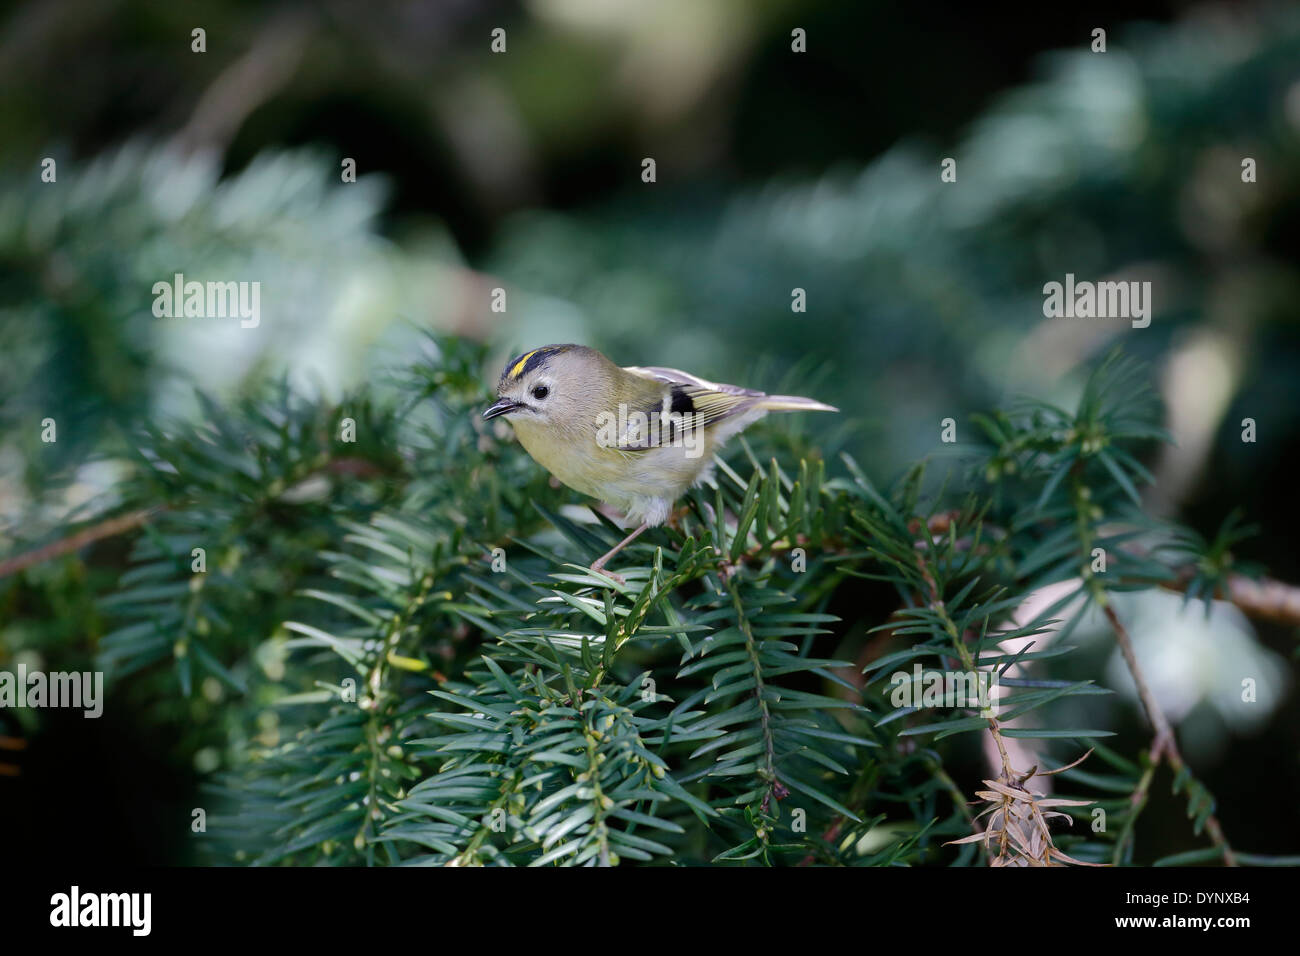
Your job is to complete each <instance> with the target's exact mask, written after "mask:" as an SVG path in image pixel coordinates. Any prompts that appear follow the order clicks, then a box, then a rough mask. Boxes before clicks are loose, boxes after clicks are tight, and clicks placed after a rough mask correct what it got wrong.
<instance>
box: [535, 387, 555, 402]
mask: <svg viewBox="0 0 1300 956" xmlns="http://www.w3.org/2000/svg"><path fill="white" fill-rule="evenodd" d="M550 394H551V390H550V389H549V388H547V387H546V386H545V385H538V386H537V387H536V388H535V389H533V398H535V399H537V400H538V401H539V402H540V401H541V400H542V399H544V398H545V397H546V396H547V395H550Z"/></svg>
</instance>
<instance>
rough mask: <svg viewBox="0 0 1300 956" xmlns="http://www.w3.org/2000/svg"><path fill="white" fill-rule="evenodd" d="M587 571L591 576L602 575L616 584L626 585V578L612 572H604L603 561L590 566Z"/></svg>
mask: <svg viewBox="0 0 1300 956" xmlns="http://www.w3.org/2000/svg"><path fill="white" fill-rule="evenodd" d="M589 570H591V572H592V573H593V574H601V575H604V576H605V577H607V578H609V579H610V580H612V581H614V582H616V583H618V584H627V578H625V577H623V575H621V574H615V573H614V572H613V571H606V570H605V562H604V561H597V562H596V563H595V564H593V565H592V566H591V568H590V569H589Z"/></svg>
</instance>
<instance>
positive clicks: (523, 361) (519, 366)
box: [510, 349, 541, 378]
mask: <svg viewBox="0 0 1300 956" xmlns="http://www.w3.org/2000/svg"><path fill="white" fill-rule="evenodd" d="M540 351H541V349H533V350H532V351H531V352H529V353H528V354H527V355H525V356H522V357H521V358H520V359H519V361H518V362H516V363H515V367H514V368H512V369H511V370H510V377H511V378H518V377H519V375H520V373H522V372H523V370H524V366H525V365H527V364H528V360H529V359H530V358H532V357H533V356H534V355H536V354H537V353H538V352H540Z"/></svg>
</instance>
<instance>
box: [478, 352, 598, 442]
mask: <svg viewBox="0 0 1300 956" xmlns="http://www.w3.org/2000/svg"><path fill="white" fill-rule="evenodd" d="M611 369H615V370H617V369H616V366H614V365H613V363H611V362H610V361H609V360H608V359H607V358H605V357H604V356H603V355H601V354H600V353H599V352H597V351H596V350H595V349H590V348H587V347H586V346H584V345H547V346H544V347H542V348H540V349H533V350H532V351H530V352H525V353H524V354H523V355H520V356H517V357H516V358H513V359H511V360H510V361H509V362H507V363H506V367H505V370H504V371H503V372H502V373H501V380H500V381H499V382H498V383H497V401H496V402H495V403H494V404H493V405H492V406H490V407H489V408H488V409H487V410H486V411H484V412H483V417H484V418H496V417H497V416H498V415H508V416H510V418H511V420H512V422H514V423H515V424H516V425H524V427H526V428H527V427H530V426H535V425H540V426H547V425H550V426H562V427H564V426H572V425H574V424H576V423H577V422H578V421H579V420H583V421H586V420H589V419H591V418H592V415H593V413H594V411H595V410H598V409H599V407H600V404H601V402H602V401H603V400H604V398H606V397H607V396H608V393H609V385H610V381H611V375H610V370H611Z"/></svg>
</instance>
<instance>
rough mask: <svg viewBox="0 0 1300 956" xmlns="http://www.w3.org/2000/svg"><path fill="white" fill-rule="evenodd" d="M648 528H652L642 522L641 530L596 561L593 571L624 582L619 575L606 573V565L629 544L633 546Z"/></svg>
mask: <svg viewBox="0 0 1300 956" xmlns="http://www.w3.org/2000/svg"><path fill="white" fill-rule="evenodd" d="M648 527H650V525H649V524H647V523H646V522H644V521H643V522H641V526H640V527H639V528H637V529H636V530H635V531H633V532H632V533H631V534H630V535H628V536H627V537H626V538H624V539H623V540H622V541H620V542H619V543H618V544H616V545H614V547H612V548H610V549H609V551H608V552H606V553H605V554H603V555H601V557H599V558H597V559H596V561H595V563H593V564H592V566H591V570H593V571H595V572H596V573H597V574H604V575H606V576H607V577H611V578H613V579H614V580H615V581H619V582H622V580H623V579H622V578H620V577H619V576H618V575H617V574H614V573H613V572H611V571H606V570H605V563H606V562H607V561H608V560H609V559H610V558H612V557H613V556H614V555H616V554H618V553H619V552H620V551H622V550H623V549H624V548H626V547H627V546H628V545H629V544H631V543H632V542H633V541H635V540H636V538H637V535H639V534H640V533H641V532H642V531H644V530H645V529H646V528H648Z"/></svg>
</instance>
